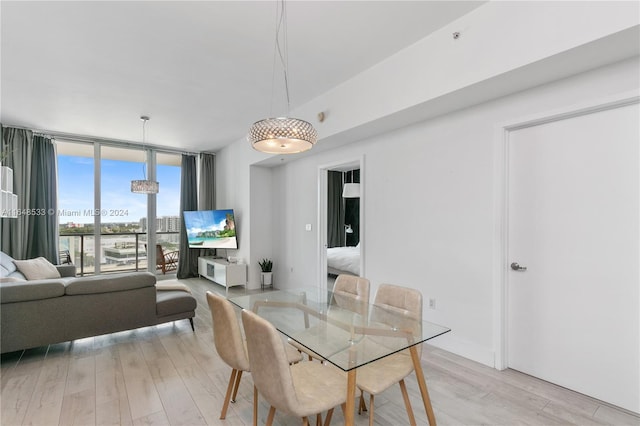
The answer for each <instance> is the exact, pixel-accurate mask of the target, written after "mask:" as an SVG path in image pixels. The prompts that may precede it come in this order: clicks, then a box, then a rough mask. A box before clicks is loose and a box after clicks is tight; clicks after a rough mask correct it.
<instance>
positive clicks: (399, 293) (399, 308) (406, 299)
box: [373, 284, 422, 321]
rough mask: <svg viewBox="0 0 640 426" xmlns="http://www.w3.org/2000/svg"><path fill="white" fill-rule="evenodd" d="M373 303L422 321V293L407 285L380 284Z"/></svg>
mask: <svg viewBox="0 0 640 426" xmlns="http://www.w3.org/2000/svg"><path fill="white" fill-rule="evenodd" d="M373 304H374V305H376V306H380V307H382V308H384V309H387V310H390V311H394V312H399V313H401V314H402V315H404V316H406V317H409V318H411V319H414V320H417V321H422V293H420V292H419V291H418V290H416V289H413V288H408V287H401V286H398V285H392V284H380V287H378V291H377V292H376V299H375V301H374V302H373Z"/></svg>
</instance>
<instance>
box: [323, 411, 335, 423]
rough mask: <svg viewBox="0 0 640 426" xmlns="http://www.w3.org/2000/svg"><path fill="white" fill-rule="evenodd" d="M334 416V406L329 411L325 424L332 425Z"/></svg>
mask: <svg viewBox="0 0 640 426" xmlns="http://www.w3.org/2000/svg"><path fill="white" fill-rule="evenodd" d="M332 416H333V408H332V409H330V410H329V411H327V417H325V419H324V426H330V425H331V417H332Z"/></svg>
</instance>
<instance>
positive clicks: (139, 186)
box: [131, 180, 160, 194]
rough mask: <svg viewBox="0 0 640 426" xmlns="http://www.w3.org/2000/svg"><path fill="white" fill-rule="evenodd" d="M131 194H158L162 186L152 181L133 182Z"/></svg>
mask: <svg viewBox="0 0 640 426" xmlns="http://www.w3.org/2000/svg"><path fill="white" fill-rule="evenodd" d="M131 192H133V193H135V194H157V193H158V192H160V184H159V183H158V182H155V181H152V180H132V181H131Z"/></svg>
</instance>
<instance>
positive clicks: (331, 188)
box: [327, 170, 345, 247]
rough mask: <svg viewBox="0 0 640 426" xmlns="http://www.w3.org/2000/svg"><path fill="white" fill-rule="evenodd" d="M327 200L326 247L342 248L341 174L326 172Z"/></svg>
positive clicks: (342, 207)
mask: <svg viewBox="0 0 640 426" xmlns="http://www.w3.org/2000/svg"><path fill="white" fill-rule="evenodd" d="M327 198H328V199H327V234H328V235H327V247H342V246H344V242H345V241H344V201H343V198H342V172H335V171H331V170H330V171H329V172H328V175H327Z"/></svg>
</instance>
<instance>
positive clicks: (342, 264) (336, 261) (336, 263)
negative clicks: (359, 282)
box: [327, 247, 360, 275]
mask: <svg viewBox="0 0 640 426" xmlns="http://www.w3.org/2000/svg"><path fill="white" fill-rule="evenodd" d="M327 266H328V267H329V268H333V269H337V270H339V271H345V272H349V273H351V274H353V275H360V247H333V248H329V249H327Z"/></svg>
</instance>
